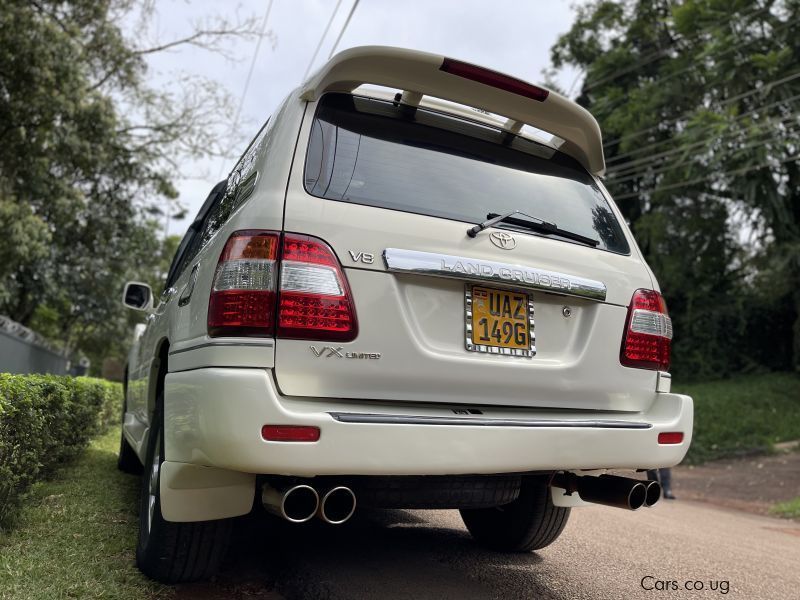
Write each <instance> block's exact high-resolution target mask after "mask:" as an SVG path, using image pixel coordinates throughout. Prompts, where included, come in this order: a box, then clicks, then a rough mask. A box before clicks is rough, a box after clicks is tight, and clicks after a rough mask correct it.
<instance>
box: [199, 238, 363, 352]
mask: <svg viewBox="0 0 800 600" xmlns="http://www.w3.org/2000/svg"><path fill="white" fill-rule="evenodd" d="M278 271H280V277H279V276H278ZM278 279H280V283H278ZM276 307H277V311H276ZM208 333H209V335H211V336H212V337H213V336H223V335H232V336H241V335H254V336H264V335H275V334H277V335H278V337H282V338H292V339H313V340H334V341H341V342H348V341H351V340H353V339H355V337H356V335H357V334H358V326H357V322H356V312H355V306H354V304H353V300H352V296H351V294H350V287H349V285H348V284H347V277H345V274H344V271H343V270H342V267H341V265H340V264H339V259H338V258H336V255H335V254H334V253H333V250H331V248H330V246H328V244H326V243H325V242H323V241H322V240H320V239H317V238H313V237H310V236H307V235H299V234H294V233H291V234H290V233H287V234H284V235H283V239H282V240H281V234H279V233H276V232H271V231H250V230H248V231H237V232H235V233H234V234H233V235H231V237H230V238H229V239H228V241H227V243H226V244H225V248H224V249H223V251H222V254H221V255H220V259H219V264H218V265H217V271H216V273H215V274H214V284H213V287H212V289H211V297H210V299H209V305H208Z"/></svg>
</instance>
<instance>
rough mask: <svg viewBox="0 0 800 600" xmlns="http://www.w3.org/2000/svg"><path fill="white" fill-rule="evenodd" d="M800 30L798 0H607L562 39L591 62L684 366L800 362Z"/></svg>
mask: <svg viewBox="0 0 800 600" xmlns="http://www.w3.org/2000/svg"><path fill="white" fill-rule="evenodd" d="M798 39H800V2H798V1H797V0H732V1H731V0H682V1H677V0H620V1H615V2H612V1H608V0H600V1H596V2H592V3H590V4H587V5H584V6H583V7H581V8H580V9H579V10H578V17H577V20H576V22H575V23H574V24H573V26H572V28H571V29H570V31H569V32H567V33H566V34H565V35H563V36H562V37H561V38H560V39H559V40H558V42H557V43H556V45H555V46H554V47H553V49H552V59H553V63H554V65H555V66H556V67H560V66H563V65H565V64H571V65H576V66H578V67H580V68H581V69H582V70H583V72H584V76H585V77H584V82H583V87H582V89H581V92H580V94H579V96H578V98H577V101H578V102H579V103H580V104H582V105H583V106H585V107H587V108H588V109H589V110H590V111H591V112H592V113H593V114H594V115H595V117H596V118H597V119H598V121H599V123H600V125H601V128H602V129H603V132H604V136H605V139H606V141H605V145H604V150H605V153H606V160H607V165H608V173H607V185H608V187H609V189H610V191H611V192H612V195H614V197H615V198H616V200H617V201H618V203H619V204H620V208H621V209H622V211H623V212H624V214H625V215H626V217H627V218H628V219H629V220H630V221H631V223H632V227H633V230H634V232H635V234H636V237H637V239H638V241H639V242H640V245H641V246H642V249H643V251H644V252H645V255H646V257H647V259H648V261H649V263H650V264H651V266H653V268H654V270H655V271H656V274H657V276H658V277H659V279H660V282H661V284H662V287H663V289H664V291H665V294H666V296H667V299H668V301H669V303H670V310H671V312H672V314H673V318H674V319H675V321H676V331H677V336H678V337H677V339H676V352H675V355H676V360H677V365H676V366H677V367H678V370H679V371H680V372H683V373H684V374H689V375H698V376H707V375H712V374H720V373H722V374H724V373H725V372H728V371H731V370H733V369H741V368H746V367H748V366H752V364H753V363H754V362H759V363H761V364H767V365H768V366H770V367H784V368H786V367H788V366H789V365H790V364H791V365H794V367H795V368H798V367H800V291H798V290H800V168H798V162H797V161H798V157H799V155H800V147H798V146H799V144H798V139H800V136H799V135H798V133H799V132H800V117H799V116H798V106H800V101H799V100H798V99H800V45H798V44H797V40H798ZM764 283H768V286H763V285H762V284H764ZM753 303H758V306H757V307H756V308H757V310H754V309H753V307H752V304H753ZM776 317H777V318H776ZM781 317H782V319H781ZM781 321H783V323H781ZM765 323H770V326H771V327H772V328H773V329H772V330H771V334H770V335H768V336H767V338H768V339H764V336H763V335H754V331H755V330H757V329H758V327H759V325H762V326H763V325H764V324H765ZM787 325H788V326H787ZM754 339H758V340H760V343H762V344H764V346H762V347H759V348H753V347H752V342H753V340H754ZM770 346H771V347H770ZM776 355H778V356H777V357H776ZM780 358H782V359H783V360H778V359H780Z"/></svg>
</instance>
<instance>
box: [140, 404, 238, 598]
mask: <svg viewBox="0 0 800 600" xmlns="http://www.w3.org/2000/svg"><path fill="white" fill-rule="evenodd" d="M160 406H161V403H160V398H159V408H157V409H156V412H155V414H154V415H153V422H152V433H151V435H150V436H149V440H148V443H147V459H146V461H145V468H144V473H143V474H142V485H141V491H140V500H139V539H138V542H137V544H136V565H137V566H138V567H139V570H140V571H141V572H142V573H144V574H145V575H147V576H148V577H150V578H151V579H154V580H156V581H160V582H162V583H182V582H188V581H198V580H201V579H208V578H209V577H211V576H212V575H214V573H216V571H217V569H218V567H219V564H220V562H221V561H222V558H223V556H224V555H225V550H226V549H227V546H228V541H229V539H230V532H231V527H232V523H231V520H230V519H220V520H217V521H197V522H194V523H172V522H170V521H165V520H164V518H163V517H162V515H161V493H160V489H159V488H160V481H161V476H160V467H161V463H162V462H163V461H164V453H163V447H164V445H163V442H162V440H163V439H164V427H163V414H162V411H161V408H160ZM156 466H157V468H156ZM153 473H155V476H154V477H152V479H153V483H154V488H153V490H152V491H153V494H152V496H153V498H154V505H153V510H152V516H151V512H150V499H151V487H150V483H151V476H152V474H153ZM148 524H149V527H148Z"/></svg>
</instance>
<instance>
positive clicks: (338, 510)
mask: <svg viewBox="0 0 800 600" xmlns="http://www.w3.org/2000/svg"><path fill="white" fill-rule="evenodd" d="M355 511H356V495H355V494H354V493H353V490H351V489H350V488H349V487H344V486H338V487H335V488H333V489H331V490H329V491H328V492H327V493H326V494H325V495H324V496H322V500H321V501H320V503H319V510H318V512H317V514H318V515H319V518H320V519H322V520H323V521H325V522H326V523H330V524H331V525H341V524H342V523H344V522H345V521H347V520H349V519H350V517H352V516H353V513H354V512H355Z"/></svg>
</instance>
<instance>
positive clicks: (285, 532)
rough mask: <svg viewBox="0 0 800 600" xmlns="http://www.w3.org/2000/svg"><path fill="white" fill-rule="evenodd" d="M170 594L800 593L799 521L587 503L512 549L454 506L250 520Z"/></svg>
mask: <svg viewBox="0 0 800 600" xmlns="http://www.w3.org/2000/svg"><path fill="white" fill-rule="evenodd" d="M657 582H675V583H674V584H673V583H662V584H659V583H657ZM687 582H691V583H689V584H688V585H689V587H694V588H698V589H689V590H687V589H686V586H687ZM701 586H702V588H701ZM644 588H652V589H649V590H646V589H644ZM665 588H666V589H665ZM700 588H701V589H700ZM712 588H714V589H712ZM178 597H180V598H197V599H202V600H210V599H216V598H237V597H238V598H273V599H277V598H286V599H290V600H291V599H294V598H303V599H306V598H309V599H313V598H320V599H321V598H325V599H339V598H357V599H361V598H364V599H368V598H380V599H382V600H390V599H401V598H402V599H406V598H408V599H411V598H413V599H415V600H417V599H421V598H436V599H441V600H445V599H450V598H452V599H458V600H464V599H469V598H481V599H483V598H503V599H506V598H554V599H570V600H572V599H579V598H588V599H593V600H594V599H602V598H626V599H627V598H649V599H653V600H655V599H657V598H696V599H700V598H716V597H726V598H747V599H758V598H764V599H770V600H771V599H777V598H800V524H797V523H793V522H791V521H785V520H779V519H774V518H769V517H762V516H757V515H751V514H747V513H743V512H737V511H732V510H729V509H720V508H716V507H713V506H709V505H703V504H700V503H694V502H686V501H681V500H677V501H662V502H661V503H660V504H659V505H657V506H656V507H653V508H651V509H642V510H639V511H637V512H635V513H630V512H627V511H623V510H619V509H613V508H605V507H587V508H579V509H573V511H572V515H571V517H570V521H569V523H568V524H567V527H566V529H565V531H564V533H563V534H562V535H561V537H560V538H559V539H558V540H557V541H556V542H555V543H554V544H553V545H551V546H550V547H548V548H546V549H544V550H542V551H540V552H538V553H534V554H522V555H520V554H516V555H508V554H499V553H495V552H491V551H487V550H484V549H482V548H480V547H479V546H477V545H476V544H475V543H474V542H473V541H472V539H471V538H470V537H469V534H468V533H467V531H466V530H465V529H464V526H463V525H462V523H461V519H460V517H459V515H458V512H457V511H374V512H362V513H361V514H360V515H359V516H358V518H357V519H354V521H351V523H349V524H347V525H345V526H340V527H331V526H325V525H323V524H316V523H315V524H310V526H287V527H284V526H283V525H279V526H276V525H274V524H273V525H264V524H262V523H260V522H252V523H245V527H243V528H241V530H240V532H239V534H238V535H237V539H236V549H235V551H234V552H233V553H232V555H231V557H230V558H229V560H228V562H227V564H226V566H225V568H224V570H223V572H222V574H221V575H220V577H219V579H218V580H217V581H216V582H212V583H206V584H196V585H193V586H185V587H183V588H181V589H180V590H179V593H178Z"/></svg>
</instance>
